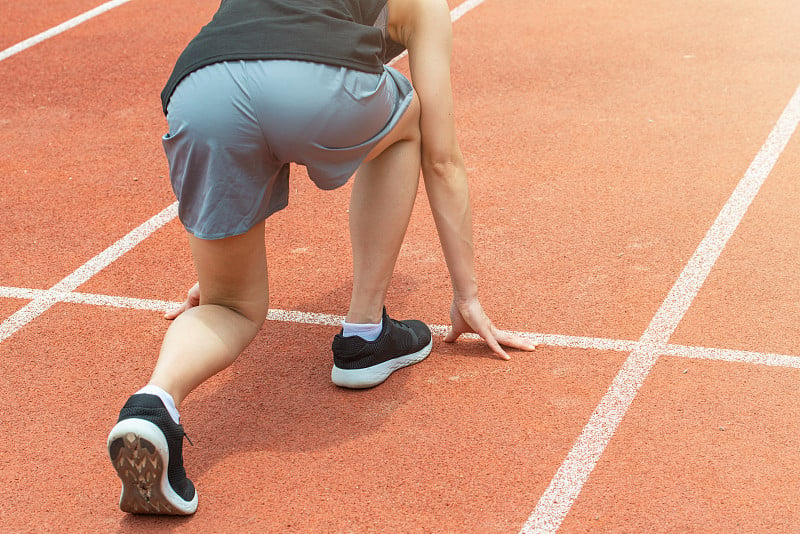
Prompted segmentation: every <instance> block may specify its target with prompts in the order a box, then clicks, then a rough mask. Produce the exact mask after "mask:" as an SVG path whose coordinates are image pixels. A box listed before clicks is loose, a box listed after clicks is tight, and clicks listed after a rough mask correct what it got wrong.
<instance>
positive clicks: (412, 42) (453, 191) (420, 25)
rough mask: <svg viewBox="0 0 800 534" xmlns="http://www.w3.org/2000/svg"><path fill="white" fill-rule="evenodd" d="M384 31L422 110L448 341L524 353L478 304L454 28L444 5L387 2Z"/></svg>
mask: <svg viewBox="0 0 800 534" xmlns="http://www.w3.org/2000/svg"><path fill="white" fill-rule="evenodd" d="M388 4H389V32H390V35H391V37H392V38H393V39H394V40H396V41H398V42H401V43H403V44H404V45H405V46H406V48H408V57H409V63H410V67H411V81H412V83H413V85H414V90H415V91H416V92H417V96H418V97H419V100H420V105H421V117H420V129H421V132H422V174H423V178H424V180H425V190H426V192H427V195H428V199H429V201H430V205H431V210H432V212H433V218H434V222H435V224H436V230H437V232H438V234H439V241H440V243H441V246H442V251H443V253H444V257H445V262H446V263H447V268H448V270H449V272H450V279H451V281H452V285H453V303H452V305H451V308H450V317H451V321H452V329H451V331H450V333H449V334H448V336H447V337H446V338H445V341H449V342H451V341H455V340H456V339H457V338H458V336H459V335H461V334H462V333H466V332H475V333H477V334H479V335H480V336H481V337H483V338H484V339H485V340H486V342H487V343H488V344H489V346H490V347H491V348H492V350H494V352H495V353H497V354H498V355H499V356H501V357H503V358H504V359H508V358H509V356H508V354H506V352H505V351H504V350H503V348H502V347H501V346H500V345H501V344H502V345H507V346H511V347H515V348H520V349H524V350H531V349H533V348H534V347H535V345H533V344H532V343H530V342H529V341H527V340H525V339H523V338H520V337H517V336H512V335H510V334H508V333H506V332H502V331H500V330H498V329H496V328H495V327H494V325H492V322H491V320H489V318H488V317H487V316H486V314H485V313H484V312H483V308H482V307H481V305H480V302H479V301H478V284H477V281H476V277H475V266H474V259H473V258H474V251H473V246H472V211H471V207H470V197H469V184H468V181H467V174H466V168H465V165H464V159H463V156H462V154H461V149H460V148H459V146H458V140H457V139H456V131H455V113H454V106H453V95H452V88H451V84H450V58H451V53H452V23H451V22H450V11H449V7H448V5H447V2H446V1H445V0H389V2H388Z"/></svg>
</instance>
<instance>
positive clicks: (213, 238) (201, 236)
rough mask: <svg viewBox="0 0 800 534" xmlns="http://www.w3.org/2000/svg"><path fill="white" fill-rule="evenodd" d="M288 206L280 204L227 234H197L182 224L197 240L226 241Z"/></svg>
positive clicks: (284, 203)
mask: <svg viewBox="0 0 800 534" xmlns="http://www.w3.org/2000/svg"><path fill="white" fill-rule="evenodd" d="M288 205H289V203H288V202H283V203H281V204H279V205H278V206H276V207H275V208H273V209H270V210H269V211H268V212H267V213H266V214H265V215H263V216H259V217H256V218H255V219H253V220H252V222H250V223H248V224H246V225H241V226H239V227H237V228H235V229H233V230H229V231H227V232H222V233H215V234H207V233H201V232H195V231H194V230H192V228H191V227H189V226H188V225H186V224H183V222H182V221H181V224H183V227H184V229H186V231H187V232H189V233H190V234H192V235H193V236H194V237H196V238H197V239H202V240H204V241H217V240H219V239H225V238H228V237H236V236H238V235H243V234H246V233H247V232H249V231H250V230H251V229H252V228H253V227H254V226H255V225H256V224H258V223H260V222H261V221H265V220H267V219H268V218H269V217H270V216H272V215H274V214H275V213H278V212H279V211H281V210H282V209H285V208H286V207H287V206H288Z"/></svg>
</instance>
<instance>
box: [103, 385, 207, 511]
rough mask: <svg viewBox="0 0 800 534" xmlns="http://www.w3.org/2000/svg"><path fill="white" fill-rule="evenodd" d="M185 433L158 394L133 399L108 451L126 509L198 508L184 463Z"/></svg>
mask: <svg viewBox="0 0 800 534" xmlns="http://www.w3.org/2000/svg"><path fill="white" fill-rule="evenodd" d="M184 435H185V434H184V433H183V427H182V426H181V425H179V424H176V423H175V421H173V420H172V417H170V415H169V412H167V409H166V408H165V407H164V403H163V402H161V399H160V398H158V397H157V396H156V395H149V394H137V395H133V396H132V397H131V398H130V399H128V402H126V403H125V406H123V407H122V411H120V413H119V420H118V421H117V424H116V425H115V426H114V428H112V429H111V433H110V434H109V435H108V454H109V456H110V457H111V463H112V464H113V466H114V469H116V470H117V475H118V476H119V478H120V479H121V480H122V495H121V496H120V498H119V507H120V509H121V510H122V511H123V512H130V513H133V514H167V515H189V514H193V513H194V512H195V510H197V492H195V490H194V484H192V481H191V480H189V479H188V478H186V471H184V469H183V436H184Z"/></svg>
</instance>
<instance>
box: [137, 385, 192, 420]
mask: <svg viewBox="0 0 800 534" xmlns="http://www.w3.org/2000/svg"><path fill="white" fill-rule="evenodd" d="M136 393H137V394H138V393H149V394H150V395H155V396H156V397H158V398H159V399H161V401H162V402H163V403H164V406H165V407H166V408H167V411H168V412H169V415H170V417H172V420H173V421H175V424H176V425H179V424H180V421H181V416H180V414H179V413H178V407H177V406H175V399H173V398H172V395H170V394H169V393H167V392H166V391H164V390H163V389H161V388H160V387H158V386H153V385H150V384H148V385H146V386H145V387H143V388H142V389H140V390H139V391H137V392H136Z"/></svg>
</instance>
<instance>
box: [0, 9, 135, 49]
mask: <svg viewBox="0 0 800 534" xmlns="http://www.w3.org/2000/svg"><path fill="white" fill-rule="evenodd" d="M130 1H131V0H111V1H110V2H106V3H105V4H102V5H99V6H97V7H96V8H94V9H90V10H89V11H87V12H86V13H83V14H81V15H78V16H77V17H73V18H71V19H69V20H68V21H66V22H62V23H61V24H59V25H58V26H54V27H52V28H50V29H49V30H45V31H43V32H42V33H39V34H37V35H34V36H33V37H29V38H27V39H25V40H24V41H21V42H19V43H17V44H15V45H13V46H10V47H9V48H6V49H5V50H3V51H2V52H0V61H3V60H4V59H8V58H10V57H11V56H13V55H15V54H19V53H20V52H22V51H23V50H27V49H28V48H30V47H32V46H35V45H37V44H39V43H41V42H43V41H46V40H47V39H50V38H51V37H55V36H56V35H58V34H60V33H64V32H65V31H67V30H71V29H72V28H74V27H75V26H78V25H80V24H83V23H84V22H86V21H87V20H90V19H93V18H94V17H96V16H98V15H101V14H103V13H105V12H106V11H110V10H112V9H114V8H115V7H117V6H121V5H122V4H125V3H127V2H130Z"/></svg>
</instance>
